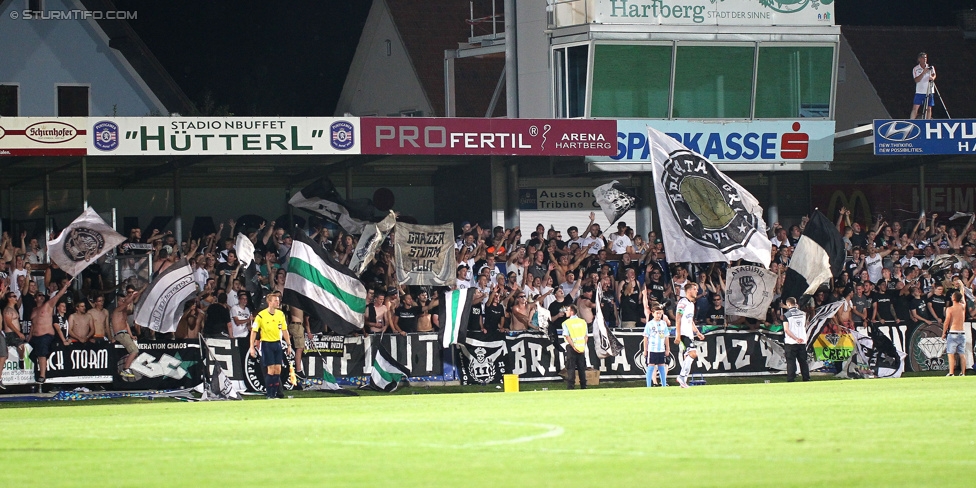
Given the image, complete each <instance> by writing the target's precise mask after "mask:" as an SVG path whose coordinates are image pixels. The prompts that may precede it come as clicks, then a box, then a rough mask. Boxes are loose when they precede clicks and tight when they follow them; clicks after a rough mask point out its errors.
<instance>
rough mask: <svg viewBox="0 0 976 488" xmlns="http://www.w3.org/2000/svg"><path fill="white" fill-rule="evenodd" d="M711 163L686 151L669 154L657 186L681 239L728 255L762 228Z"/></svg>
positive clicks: (742, 245)
mask: <svg viewBox="0 0 976 488" xmlns="http://www.w3.org/2000/svg"><path fill="white" fill-rule="evenodd" d="M722 181H725V178H724V176H723V175H722V174H720V173H718V170H716V169H715V166H713V165H712V164H711V163H709V162H708V161H707V160H706V159H705V158H703V157H701V156H699V155H698V154H696V153H694V152H692V151H689V150H677V151H674V152H672V153H671V154H670V156H669V159H668V161H667V162H666V163H665V164H664V172H663V173H662V174H661V181H660V183H661V185H662V188H664V191H665V192H666V194H667V197H668V198H667V201H668V203H669V207H670V210H671V213H672V214H673V215H674V217H675V220H677V221H678V222H679V223H680V224H681V230H682V231H683V232H684V234H685V236H687V237H688V238H689V239H692V240H694V241H695V242H697V243H698V244H701V245H702V246H707V247H712V248H715V249H718V250H720V251H722V252H728V251H732V250H735V249H739V248H742V247H745V246H746V243H747V242H749V239H750V238H752V236H753V234H755V233H756V229H757V228H760V226H761V225H763V224H762V223H761V222H760V221H759V218H758V217H757V216H756V215H754V214H753V213H751V212H750V211H749V210H748V209H747V208H746V207H745V205H744V204H743V201H742V195H740V194H739V191H738V189H737V188H735V187H734V186H732V185H729V184H727V183H726V184H722V185H721V187H719V186H718V185H717V184H716V182H722Z"/></svg>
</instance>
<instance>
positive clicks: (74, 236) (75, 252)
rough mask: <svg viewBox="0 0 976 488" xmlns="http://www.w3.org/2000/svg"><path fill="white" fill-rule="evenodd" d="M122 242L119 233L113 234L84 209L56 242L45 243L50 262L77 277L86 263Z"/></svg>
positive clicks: (105, 225) (96, 216)
mask: <svg viewBox="0 0 976 488" xmlns="http://www.w3.org/2000/svg"><path fill="white" fill-rule="evenodd" d="M124 241H125V237H123V236H122V234H119V233H118V232H115V230H114V229H112V228H111V227H109V225H108V224H106V223H105V221H104V220H102V218H101V217H99V216H98V212H95V210H94V209H93V208H91V207H88V208H87V209H85V211H84V213H82V214H81V215H80V216H78V218H77V219H75V220H74V221H73V222H71V224H70V225H68V226H67V227H65V229H64V230H63V231H61V234H60V235H59V236H58V237H57V239H54V240H53V241H48V243H47V248H48V252H49V253H50V256H51V260H52V261H54V262H55V263H57V264H58V266H60V267H61V269H62V270H64V272H65V273H68V274H69V275H71V276H77V275H79V274H81V271H82V270H83V269H85V268H87V267H88V265H89V264H91V263H93V262H95V260H96V259H98V258H100V257H102V256H104V255H105V254H106V253H108V252H109V251H111V250H112V249H114V248H115V246H118V245H119V244H121V243H122V242H124Z"/></svg>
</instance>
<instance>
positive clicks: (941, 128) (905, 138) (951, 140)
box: [874, 119, 976, 156]
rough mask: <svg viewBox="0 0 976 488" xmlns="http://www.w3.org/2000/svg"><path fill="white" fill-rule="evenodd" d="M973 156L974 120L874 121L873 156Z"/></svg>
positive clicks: (975, 140)
mask: <svg viewBox="0 0 976 488" xmlns="http://www.w3.org/2000/svg"><path fill="white" fill-rule="evenodd" d="M973 153H976V120H972V119H970V120H965V119H944V120H940V119H931V120H924V119H914V120H886V119H879V120H875V121H874V155H875V156H924V155H930V154H973Z"/></svg>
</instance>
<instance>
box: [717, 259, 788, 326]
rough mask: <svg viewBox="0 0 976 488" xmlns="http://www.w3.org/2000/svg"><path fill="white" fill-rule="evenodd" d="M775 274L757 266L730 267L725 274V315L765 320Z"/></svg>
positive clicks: (773, 286)
mask: <svg viewBox="0 0 976 488" xmlns="http://www.w3.org/2000/svg"><path fill="white" fill-rule="evenodd" d="M775 287H776V273H772V272H770V271H769V270H768V269H766V268H760V267H759V266H730V267H729V269H728V271H726V272H725V314H726V315H738V316H740V317H752V318H754V319H759V320H765V318H766V312H767V311H768V310H769V304H770V303H772V301H773V289H774V288H775Z"/></svg>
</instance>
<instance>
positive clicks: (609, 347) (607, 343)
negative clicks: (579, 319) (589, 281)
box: [593, 286, 624, 359]
mask: <svg viewBox="0 0 976 488" xmlns="http://www.w3.org/2000/svg"><path fill="white" fill-rule="evenodd" d="M602 298H603V291H602V290H601V289H600V287H599V286H598V287H596V298H594V301H595V302H596V303H600V300H601V299H602ZM593 347H594V348H596V356H597V357H598V358H600V359H603V358H611V357H614V356H617V355H619V354H620V353H621V352H622V351H623V350H624V345H623V344H622V343H621V342H620V339H617V337H616V336H614V335H613V332H610V329H608V328H607V321H606V320H605V319H604V318H603V307H601V306H599V305H597V307H596V317H595V318H594V319H593Z"/></svg>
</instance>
